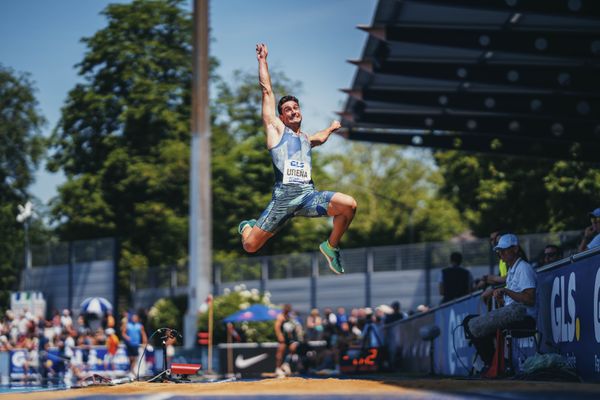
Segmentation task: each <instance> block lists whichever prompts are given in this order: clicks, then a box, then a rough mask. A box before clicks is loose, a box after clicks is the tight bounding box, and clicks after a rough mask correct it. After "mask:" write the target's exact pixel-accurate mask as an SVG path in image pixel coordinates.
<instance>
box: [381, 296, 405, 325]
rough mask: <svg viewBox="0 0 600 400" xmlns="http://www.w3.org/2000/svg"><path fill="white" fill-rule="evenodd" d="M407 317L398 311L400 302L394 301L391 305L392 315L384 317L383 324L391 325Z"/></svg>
mask: <svg viewBox="0 0 600 400" xmlns="http://www.w3.org/2000/svg"><path fill="white" fill-rule="evenodd" d="M406 317H407V315H406V314H405V313H403V312H402V311H401V309H400V302H399V301H394V302H393V303H392V313H391V314H388V315H386V316H385V320H384V321H385V324H386V325H387V324H391V323H392V322H396V321H400V320H402V319H404V318H406Z"/></svg>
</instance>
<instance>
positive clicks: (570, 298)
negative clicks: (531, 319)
mask: <svg viewBox="0 0 600 400" xmlns="http://www.w3.org/2000/svg"><path fill="white" fill-rule="evenodd" d="M538 286H539V289H538V291H539V292H538V307H539V314H538V329H539V330H540V331H541V332H542V334H543V335H544V339H543V341H542V351H546V352H555V353H559V354H562V355H564V356H565V357H566V358H567V360H568V361H569V363H570V364H571V365H572V366H573V367H575V369H576V370H577V372H578V373H579V375H580V376H581V377H582V378H583V379H584V380H586V381H596V382H598V381H600V254H596V255H593V256H591V257H586V258H582V259H579V260H577V261H576V262H574V263H572V264H569V265H564V266H560V267H558V268H549V269H546V270H541V271H538Z"/></svg>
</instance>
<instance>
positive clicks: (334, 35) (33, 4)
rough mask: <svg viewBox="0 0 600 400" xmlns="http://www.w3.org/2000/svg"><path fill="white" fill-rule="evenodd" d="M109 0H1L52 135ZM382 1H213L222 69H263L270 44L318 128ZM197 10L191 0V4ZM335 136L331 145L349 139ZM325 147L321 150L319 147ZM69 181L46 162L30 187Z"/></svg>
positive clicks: (6, 62) (308, 125) (12, 43)
mask: <svg viewBox="0 0 600 400" xmlns="http://www.w3.org/2000/svg"><path fill="white" fill-rule="evenodd" d="M115 2H119V3H127V2H128V1H114V0H113V1H107V0H52V1H47V0H18V1H10V0H0V37H1V38H2V40H0V64H2V65H3V66H4V67H9V68H12V69H13V70H15V71H16V72H19V73H21V72H24V73H28V74H30V79H31V81H32V82H33V83H34V87H35V89H36V97H37V99H38V102H39V110H40V112H41V114H42V115H44V117H45V118H46V120H47V121H48V123H47V124H46V126H45V127H44V129H43V134H44V136H48V135H49V134H50V133H51V131H52V129H54V127H55V126H56V123H57V121H58V120H59V118H60V110H61V107H62V106H63V104H64V102H65V100H66V97H67V93H68V91H69V90H70V89H72V88H73V87H74V86H75V84H76V83H77V82H81V81H82V80H81V78H80V77H79V76H78V75H77V70H76V68H75V65H76V64H77V63H78V62H80V61H81V60H82V59H83V54H84V52H85V50H86V49H85V46H84V44H83V43H81V41H80V39H81V38H83V37H90V36H92V35H93V34H94V33H95V32H96V31H98V30H100V29H102V28H104V27H105V26H106V19H105V17H104V16H103V15H101V14H100V12H101V11H102V10H103V9H104V8H105V7H106V6H107V5H108V4H110V3H115ZM376 5H377V0H301V1H299V0H277V1H274V0H253V1H250V0H212V1H211V2H210V15H209V18H210V28H211V38H212V42H211V44H210V46H211V47H210V49H209V51H210V54H211V56H214V57H216V58H217V59H218V60H219V62H220V67H219V70H218V73H219V75H221V76H222V77H224V78H225V79H231V78H232V72H233V71H235V70H238V69H241V70H245V71H249V72H255V71H257V61H256V55H255V45H256V43H259V42H261V43H266V44H267V45H268V48H269V56H268V61H269V66H270V68H272V69H273V68H277V69H278V70H280V71H283V72H285V74H286V75H287V76H288V78H290V79H292V80H294V81H300V82H301V83H302V90H301V91H300V93H299V95H298V97H299V99H300V103H301V107H302V111H303V116H304V121H303V130H305V131H307V132H309V133H310V132H314V131H316V130H319V129H322V128H324V127H326V126H328V125H329V123H330V122H331V121H332V120H333V119H337V118H338V117H337V116H336V114H335V112H336V111H341V110H342V109H343V105H344V102H345V95H344V93H342V92H340V91H339V89H342V88H349V87H350V86H351V85H352V81H353V78H354V74H355V71H356V67H354V66H353V65H351V64H349V63H347V60H349V59H358V58H360V56H361V54H362V50H363V46H364V44H365V41H366V34H365V33H364V32H362V31H360V30H358V29H357V28H356V26H357V25H359V24H365V25H368V24H369V23H370V22H371V20H372V18H373V13H374V10H375V6H376ZM189 9H190V10H191V2H190V3H189ZM343 142H344V140H343V139H341V138H339V137H337V136H335V135H334V136H332V139H331V140H330V141H329V142H328V143H327V144H325V146H324V149H326V148H329V149H336V148H339V147H340V146H343ZM319 150H320V149H319ZM64 181H65V177H64V175H62V174H61V173H57V174H51V173H49V172H47V171H45V168H44V165H43V164H42V165H41V167H40V168H39V169H38V171H37V173H36V182H35V183H34V184H33V185H32V187H30V193H31V194H32V195H33V196H35V197H36V198H37V199H39V200H40V201H41V202H42V203H44V204H47V203H48V201H49V200H50V199H51V198H52V197H54V196H56V194H57V186H59V185H60V184H61V183H63V182H64Z"/></svg>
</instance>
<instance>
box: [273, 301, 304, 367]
mask: <svg viewBox="0 0 600 400" xmlns="http://www.w3.org/2000/svg"><path fill="white" fill-rule="evenodd" d="M297 334H298V329H297V327H296V322H295V320H294V318H293V316H292V306H291V305H290V304H285V305H284V306H283V310H282V311H281V314H279V315H278V316H277V319H276V320H275V336H276V337H277V342H279V346H278V347H277V354H276V355H275V375H276V376H277V377H278V378H280V377H284V376H286V375H289V374H290V373H291V370H290V369H289V365H286V366H284V365H283V358H284V356H285V352H286V350H289V351H290V353H295V350H296V348H297V347H298V336H297Z"/></svg>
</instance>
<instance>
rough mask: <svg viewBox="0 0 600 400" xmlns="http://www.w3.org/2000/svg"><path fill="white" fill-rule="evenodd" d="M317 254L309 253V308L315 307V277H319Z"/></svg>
mask: <svg viewBox="0 0 600 400" xmlns="http://www.w3.org/2000/svg"><path fill="white" fill-rule="evenodd" d="M318 257H319V254H318V253H316V252H315V253H312V254H311V262H310V308H317V279H319V258H318Z"/></svg>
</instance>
